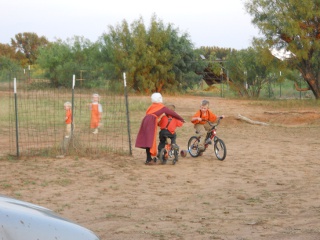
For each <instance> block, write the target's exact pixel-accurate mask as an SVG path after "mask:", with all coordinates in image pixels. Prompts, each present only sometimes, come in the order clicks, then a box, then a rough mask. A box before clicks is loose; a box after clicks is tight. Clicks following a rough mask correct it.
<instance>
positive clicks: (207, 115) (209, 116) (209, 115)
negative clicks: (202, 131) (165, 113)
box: [191, 110, 217, 124]
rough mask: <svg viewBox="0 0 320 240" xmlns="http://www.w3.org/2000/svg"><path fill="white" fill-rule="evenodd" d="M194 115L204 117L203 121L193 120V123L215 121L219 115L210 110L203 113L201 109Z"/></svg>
mask: <svg viewBox="0 0 320 240" xmlns="http://www.w3.org/2000/svg"><path fill="white" fill-rule="evenodd" d="M194 117H200V118H202V121H199V120H194V121H191V122H192V123H193V124H205V123H206V121H210V122H215V121H216V120H217V116H216V115H215V114H214V113H213V112H211V111H210V110H207V111H206V112H205V113H203V112H202V111H201V110H198V111H197V112H196V113H195V114H194V115H193V117H192V118H194Z"/></svg>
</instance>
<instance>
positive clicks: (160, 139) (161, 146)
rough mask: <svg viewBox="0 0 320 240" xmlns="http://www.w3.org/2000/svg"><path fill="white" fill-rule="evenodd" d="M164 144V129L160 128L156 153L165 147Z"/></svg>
mask: <svg viewBox="0 0 320 240" xmlns="http://www.w3.org/2000/svg"><path fill="white" fill-rule="evenodd" d="M165 145H166V136H165V130H161V131H160V132H159V144H158V154H159V153H160V151H161V149H162V148H164V147H165Z"/></svg>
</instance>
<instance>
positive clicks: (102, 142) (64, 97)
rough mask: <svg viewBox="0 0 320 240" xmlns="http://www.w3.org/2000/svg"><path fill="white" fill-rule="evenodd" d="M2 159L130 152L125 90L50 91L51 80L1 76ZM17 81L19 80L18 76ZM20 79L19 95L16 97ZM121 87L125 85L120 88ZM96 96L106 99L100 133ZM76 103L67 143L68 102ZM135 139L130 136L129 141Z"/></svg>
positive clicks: (19, 75) (63, 89)
mask: <svg viewBox="0 0 320 240" xmlns="http://www.w3.org/2000/svg"><path fill="white" fill-rule="evenodd" d="M1 76H6V77H5V78H3V77H2V79H1V80H0V98H1V109H0V112H1V117H0V131H1V136H2V137H1V139H2V140H1V151H0V155H26V156H30V155H44V156H52V155H66V154H70V155H71V154H73V153H74V152H75V153H76V154H77V155H81V154H83V155H87V154H100V153H101V154H103V153H108V152H116V153H120V154H129V153H130V148H131V146H130V140H129V136H130V135H129V134H128V127H129V126H128V124H127V112H126V101H125V96H124V87H123V86H122V89H120V91H119V89H118V91H117V92H121V93H122V94H117V93H115V92H113V91H112V90H110V89H109V88H108V84H106V85H105V86H104V87H103V88H99V89H95V90H88V89H82V88H77V82H76V84H75V88H74V90H73V89H72V76H70V88H50V87H49V81H47V80H45V79H33V78H32V76H30V75H29V76H28V77H26V76H25V74H17V73H15V74H1ZM13 76H14V77H13ZM14 78H16V93H15V92H14V89H15V87H14V80H13V79H14ZM119 86H120V84H119ZM93 93H98V94H99V95H100V104H101V105H102V109H103V113H102V120H101V126H100V127H99V129H98V130H99V132H98V134H93V133H92V132H93V129H91V128H90V118H91V110H90V107H89V105H90V103H91V97H92V94H93ZM65 102H71V103H73V123H74V125H73V132H72V133H73V134H72V136H71V137H70V138H65V128H66V124H65V109H64V103H65ZM128 135H129V136H128Z"/></svg>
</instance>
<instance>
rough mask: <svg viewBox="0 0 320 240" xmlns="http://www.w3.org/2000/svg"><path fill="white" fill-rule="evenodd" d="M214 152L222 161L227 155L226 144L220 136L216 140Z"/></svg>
mask: <svg viewBox="0 0 320 240" xmlns="http://www.w3.org/2000/svg"><path fill="white" fill-rule="evenodd" d="M214 153H215V154H216V157H217V158H218V159H219V160H220V161H223V160H224V159H225V158H226V156H227V148H226V145H225V144H224V142H223V141H222V140H221V139H220V138H216V139H215V141H214Z"/></svg>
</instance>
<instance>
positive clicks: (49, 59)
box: [37, 36, 98, 87]
mask: <svg viewBox="0 0 320 240" xmlns="http://www.w3.org/2000/svg"><path fill="white" fill-rule="evenodd" d="M97 51H98V46H97V45H96V44H93V43H91V42H90V41H89V40H87V39H84V38H83V37H77V36H75V37H74V38H72V39H68V40H67V41H66V42H62V41H61V40H58V41H57V42H54V43H50V44H49V45H48V46H46V47H42V48H41V49H39V55H38V59H37V63H38V64H39V66H40V67H41V68H43V69H44V70H46V77H47V78H49V79H50V80H51V83H52V85H53V86H55V87H58V86H65V87H70V86H71V83H72V81H71V80H72V76H73V74H75V75H76V78H77V79H80V78H82V79H83V75H82V73H83V72H84V71H85V70H89V69H90V68H91V67H94V66H95V65H96V61H97V58H96V57H95V54H96V53H97ZM90 77H92V78H94V77H96V76H95V75H94V71H93V74H92V75H91V76H90Z"/></svg>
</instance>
